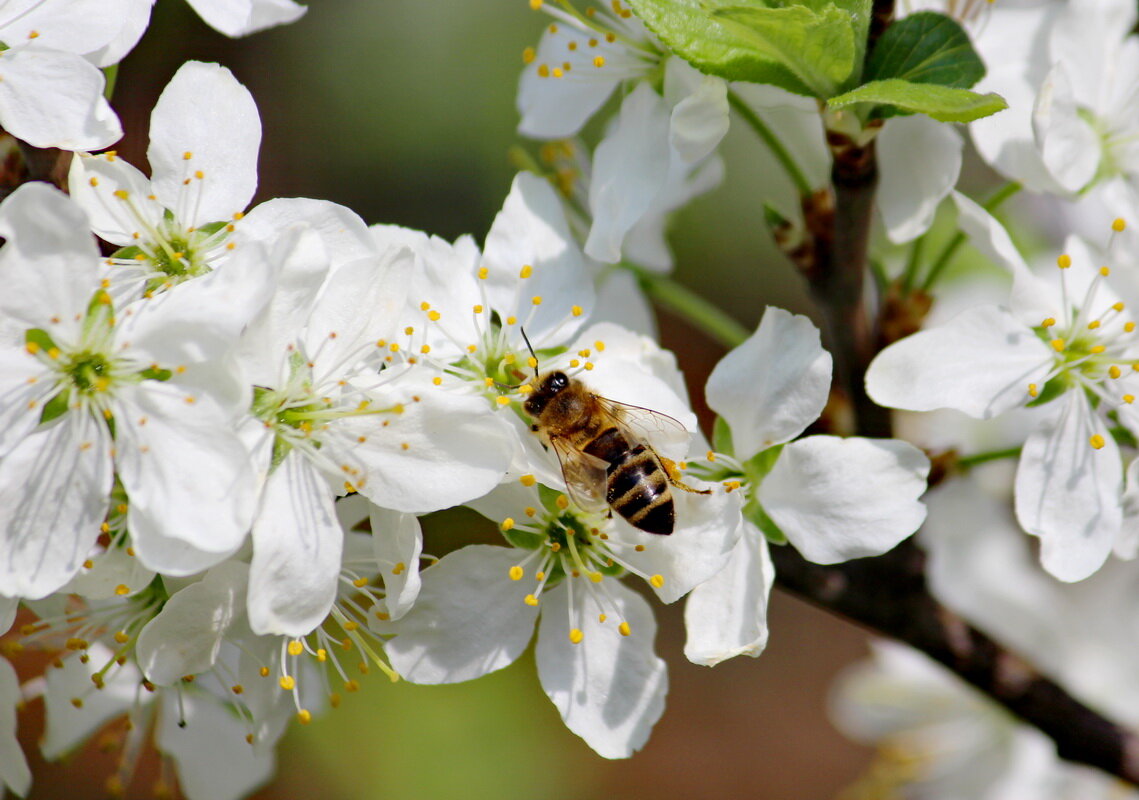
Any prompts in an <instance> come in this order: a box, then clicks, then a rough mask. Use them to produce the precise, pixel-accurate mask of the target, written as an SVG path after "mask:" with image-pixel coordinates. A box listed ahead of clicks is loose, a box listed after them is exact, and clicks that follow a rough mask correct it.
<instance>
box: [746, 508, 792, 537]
mask: <svg viewBox="0 0 1139 800" xmlns="http://www.w3.org/2000/svg"><path fill="white" fill-rule="evenodd" d="M743 515H744V518H745V519H746V520H748V521H749V522H751V523H752V524H753V525H755V527H757V528H759V529H760V531H762V532H763V535H764V537H765V538H766V539H767V541H769V542H771V543H772V544H787V534H785V533H783V531H782V530H780V529H779V526H778V525H776V524H775V522H774V521H773V520H772V519H771V517H769V516H767V512H766V511H764V510H763V506H761V505H760V504H759V501H758V500H755V499H752V501H751V502H750V503H748V504H747V505H746V506H744V510H743Z"/></svg>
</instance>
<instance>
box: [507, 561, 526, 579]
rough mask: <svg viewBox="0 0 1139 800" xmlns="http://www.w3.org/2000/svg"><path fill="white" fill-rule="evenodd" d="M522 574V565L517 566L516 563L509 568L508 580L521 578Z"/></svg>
mask: <svg viewBox="0 0 1139 800" xmlns="http://www.w3.org/2000/svg"><path fill="white" fill-rule="evenodd" d="M524 574H525V573H524V572H523V571H522V567H520V566H518V565H517V564H515V565H514V566H513V567H511V568H510V580H512V581H520V580H522V576H523V575H524Z"/></svg>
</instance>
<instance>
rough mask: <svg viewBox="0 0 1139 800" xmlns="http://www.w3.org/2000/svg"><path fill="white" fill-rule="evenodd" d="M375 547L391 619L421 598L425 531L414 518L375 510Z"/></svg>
mask: <svg viewBox="0 0 1139 800" xmlns="http://www.w3.org/2000/svg"><path fill="white" fill-rule="evenodd" d="M370 519H371V522H372V546H373V553H374V554H375V557H376V561H378V562H380V564H381V566H382V567H383V576H384V592H385V593H386V597H385V601H384V602H385V605H386V606H387V612H388V614H389V615H390V616H391V618H392V619H399V618H400V617H402V616H403V615H404V614H406V613H407V611H408V609H410V608H411V606H412V605H413V604H414V603H415V598H417V597H418V596H419V590H420V588H421V586H422V585H423V581H422V580H421V579H420V577H419V556H420V555H421V554H422V553H423V531H422V529H420V527H419V520H418V519H416V517H415V515H413V514H402V513H400V512H398V511H388V510H387V509H384V508H377V507H376V506H372V509H371V513H370Z"/></svg>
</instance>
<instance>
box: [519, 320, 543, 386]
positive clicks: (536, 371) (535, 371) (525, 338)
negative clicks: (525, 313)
mask: <svg viewBox="0 0 1139 800" xmlns="http://www.w3.org/2000/svg"><path fill="white" fill-rule="evenodd" d="M518 330H520V331H522V338H523V340H525V342H526V347H528V348H529V349H530V355H531V356H533V357H534V377H535V378H537V377H538V354H537V353H535V352H534V345H532V344H530V337H529V336H527V335H526V329H525V328H521V327H520V328H519V329H518Z"/></svg>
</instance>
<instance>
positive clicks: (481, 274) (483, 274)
mask: <svg viewBox="0 0 1139 800" xmlns="http://www.w3.org/2000/svg"><path fill="white" fill-rule="evenodd" d="M488 275H490V270H488V269H487V268H486V267H479V280H483V281H485V280H486V279H487V276H488Z"/></svg>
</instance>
